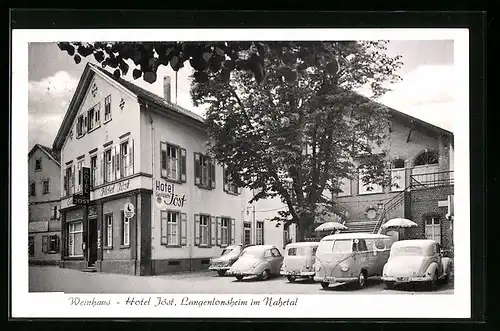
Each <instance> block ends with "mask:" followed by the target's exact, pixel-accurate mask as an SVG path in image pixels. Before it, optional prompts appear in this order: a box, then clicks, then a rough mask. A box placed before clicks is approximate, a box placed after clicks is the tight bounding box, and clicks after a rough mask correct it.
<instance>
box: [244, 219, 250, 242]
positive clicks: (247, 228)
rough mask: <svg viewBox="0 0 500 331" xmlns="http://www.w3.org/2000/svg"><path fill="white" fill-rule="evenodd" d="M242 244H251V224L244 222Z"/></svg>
mask: <svg viewBox="0 0 500 331" xmlns="http://www.w3.org/2000/svg"><path fill="white" fill-rule="evenodd" d="M243 244H245V245H250V244H252V224H251V223H249V222H245V223H244V225H243Z"/></svg>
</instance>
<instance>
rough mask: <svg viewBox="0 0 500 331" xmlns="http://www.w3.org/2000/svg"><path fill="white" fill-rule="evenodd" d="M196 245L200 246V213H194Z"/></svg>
mask: <svg viewBox="0 0 500 331" xmlns="http://www.w3.org/2000/svg"><path fill="white" fill-rule="evenodd" d="M194 245H195V246H200V215H198V214H196V215H194Z"/></svg>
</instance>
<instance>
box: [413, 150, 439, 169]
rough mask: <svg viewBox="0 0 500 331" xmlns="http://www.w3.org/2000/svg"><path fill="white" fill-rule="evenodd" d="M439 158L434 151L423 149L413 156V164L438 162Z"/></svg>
mask: <svg viewBox="0 0 500 331" xmlns="http://www.w3.org/2000/svg"><path fill="white" fill-rule="evenodd" d="M438 160H439V158H438V153H437V152H436V151H425V152H423V153H421V154H420V155H419V156H417V157H416V158H415V162H413V165H414V166H423V165H428V164H438V163H439V162H438Z"/></svg>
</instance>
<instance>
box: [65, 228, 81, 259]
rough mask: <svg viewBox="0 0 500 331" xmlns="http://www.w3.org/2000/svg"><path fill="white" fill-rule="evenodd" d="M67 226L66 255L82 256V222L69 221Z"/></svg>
mask: <svg viewBox="0 0 500 331" xmlns="http://www.w3.org/2000/svg"><path fill="white" fill-rule="evenodd" d="M68 227H69V229H68V230H69V231H68V234H69V240H68V255H69V256H75V257H76V256H78V257H79V256H83V247H82V243H83V223H82V222H81V221H80V222H73V223H69V224H68Z"/></svg>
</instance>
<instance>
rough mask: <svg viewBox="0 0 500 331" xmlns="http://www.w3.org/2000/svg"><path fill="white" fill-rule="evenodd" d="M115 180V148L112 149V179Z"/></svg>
mask: <svg viewBox="0 0 500 331" xmlns="http://www.w3.org/2000/svg"><path fill="white" fill-rule="evenodd" d="M114 180H115V153H114V148H113V149H112V150H111V178H110V181H111V182H112V181H114Z"/></svg>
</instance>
